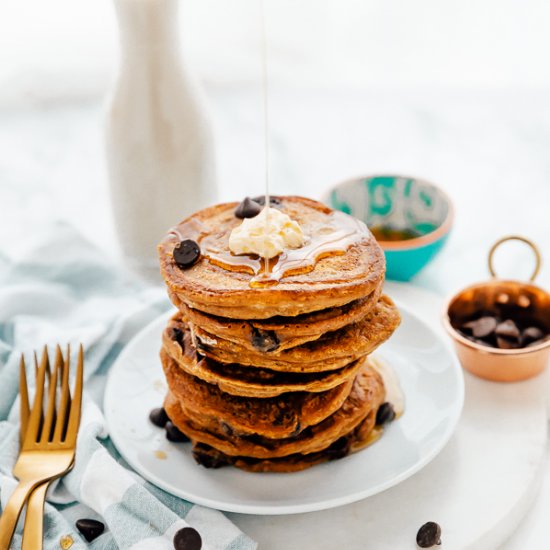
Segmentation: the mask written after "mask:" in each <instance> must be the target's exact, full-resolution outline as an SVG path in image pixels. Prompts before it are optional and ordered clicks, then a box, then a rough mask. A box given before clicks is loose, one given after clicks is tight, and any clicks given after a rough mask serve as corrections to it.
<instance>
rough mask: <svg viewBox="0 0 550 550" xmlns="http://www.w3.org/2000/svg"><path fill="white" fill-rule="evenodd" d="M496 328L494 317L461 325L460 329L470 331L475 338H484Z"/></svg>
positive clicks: (481, 318)
mask: <svg viewBox="0 0 550 550" xmlns="http://www.w3.org/2000/svg"><path fill="white" fill-rule="evenodd" d="M496 328H497V320H496V319H495V318H494V317H489V316H486V317H480V318H479V319H475V320H474V321H470V322H469V323H465V324H464V325H462V329H467V330H469V331H471V333H472V335H473V336H475V337H476V338H485V337H486V336H489V335H490V334H492V333H493V332H495V329H496Z"/></svg>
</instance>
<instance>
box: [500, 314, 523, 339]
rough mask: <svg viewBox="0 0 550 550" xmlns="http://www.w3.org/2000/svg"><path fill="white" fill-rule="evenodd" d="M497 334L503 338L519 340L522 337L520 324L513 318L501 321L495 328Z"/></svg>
mask: <svg viewBox="0 0 550 550" xmlns="http://www.w3.org/2000/svg"><path fill="white" fill-rule="evenodd" d="M495 334H496V335H497V336H502V337H503V338H508V339H510V340H517V341H519V337H520V332H519V329H518V326H517V325H516V323H514V321H512V320H511V319H506V321H503V322H502V323H499V324H498V325H497V328H496V329H495Z"/></svg>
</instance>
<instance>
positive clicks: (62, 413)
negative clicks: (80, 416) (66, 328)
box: [53, 344, 71, 441]
mask: <svg viewBox="0 0 550 550" xmlns="http://www.w3.org/2000/svg"><path fill="white" fill-rule="evenodd" d="M70 366H71V347H70V345H69V344H67V353H66V356H65V361H63V371H62V372H63V376H62V380H61V397H60V399H59V408H58V411H57V421H56V423H55V431H54V434H53V440H54V441H62V440H63V434H64V432H65V425H66V423H67V412H68V410H69V407H70V406H71V395H70V390H69V371H70Z"/></svg>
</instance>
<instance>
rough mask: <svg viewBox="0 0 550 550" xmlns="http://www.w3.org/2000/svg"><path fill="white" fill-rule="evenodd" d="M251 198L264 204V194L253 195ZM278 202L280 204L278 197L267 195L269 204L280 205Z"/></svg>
mask: <svg viewBox="0 0 550 550" xmlns="http://www.w3.org/2000/svg"><path fill="white" fill-rule="evenodd" d="M252 200H253V201H254V202H257V203H258V204H260V205H262V206H265V195H260V196H258V197H254V198H253V199H252ZM280 204H281V199H280V198H279V197H273V196H271V195H269V206H280Z"/></svg>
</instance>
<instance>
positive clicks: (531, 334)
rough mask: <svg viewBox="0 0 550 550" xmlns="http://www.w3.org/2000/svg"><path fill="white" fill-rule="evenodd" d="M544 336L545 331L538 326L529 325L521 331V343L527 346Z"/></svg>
mask: <svg viewBox="0 0 550 550" xmlns="http://www.w3.org/2000/svg"><path fill="white" fill-rule="evenodd" d="M543 338H544V332H543V331H542V330H541V329H540V328H538V327H527V328H526V329H525V330H524V331H523V332H522V333H521V343H522V344H523V345H524V346H526V345H528V344H532V343H533V342H536V341H537V340H542V339H543Z"/></svg>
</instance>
